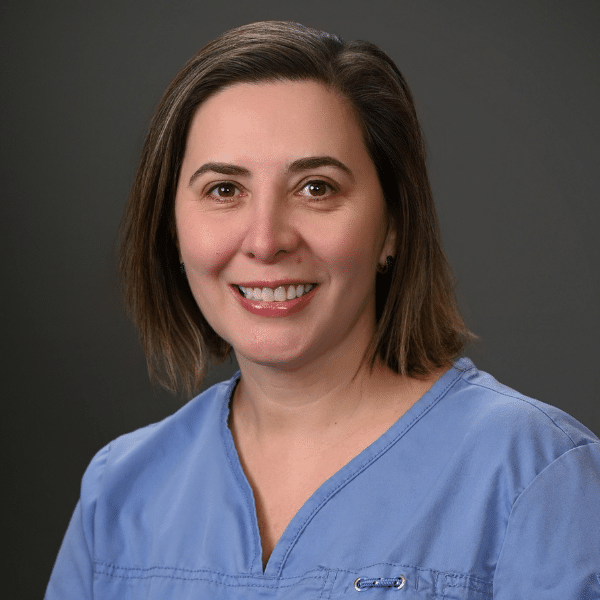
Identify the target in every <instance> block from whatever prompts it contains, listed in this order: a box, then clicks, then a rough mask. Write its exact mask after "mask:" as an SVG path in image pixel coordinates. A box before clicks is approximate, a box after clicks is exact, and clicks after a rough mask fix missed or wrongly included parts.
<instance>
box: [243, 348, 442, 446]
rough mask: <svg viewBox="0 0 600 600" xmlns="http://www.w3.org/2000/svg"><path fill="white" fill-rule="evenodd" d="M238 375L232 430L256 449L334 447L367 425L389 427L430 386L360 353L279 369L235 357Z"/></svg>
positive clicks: (430, 383) (428, 379)
mask: <svg viewBox="0 0 600 600" xmlns="http://www.w3.org/2000/svg"><path fill="white" fill-rule="evenodd" d="M238 362H239V363H240V369H241V372H242V376H241V379H240V383H239V384H238V387H237V389H236V393H235V396H234V400H233V407H232V428H233V429H235V430H236V431H237V433H238V434H239V433H241V432H242V431H243V432H244V433H245V435H246V436H250V437H251V438H253V439H254V440H255V441H256V442H257V443H258V444H261V445H262V444H267V443H268V444H270V443H277V441H281V440H285V441H286V442H287V443H286V446H287V447H289V448H292V447H293V448H295V451H298V450H299V449H305V450H306V451H308V452H310V451H311V450H313V449H314V450H318V449H320V448H321V449H322V447H323V445H324V444H326V445H331V444H335V443H336V440H340V439H343V438H345V437H346V436H348V435H350V434H352V433H353V431H354V430H355V429H357V428H358V427H361V426H363V425H362V424H364V423H365V422H369V421H370V420H378V419H379V420H384V421H387V422H388V423H389V424H391V422H393V421H394V420H396V419H397V418H399V417H400V415H401V414H402V413H403V412H405V411H406V410H407V409H408V408H410V406H411V405H412V404H413V403H414V402H415V401H416V400H418V398H419V397H420V396H421V395H422V394H423V393H424V392H425V391H426V390H427V389H429V387H430V386H431V385H432V383H433V381H435V378H437V377H438V376H439V374H437V375H436V376H435V378H434V379H431V378H427V381H426V382H423V381H420V380H415V379H411V378H408V377H402V376H400V375H397V374H395V373H393V372H392V371H390V370H389V369H388V368H387V367H386V366H384V365H382V364H380V363H376V364H375V367H374V368H373V369H372V370H371V369H370V367H369V365H368V364H365V361H363V360H362V354H360V355H354V357H353V361H350V362H349V360H348V356H347V355H346V356H344V357H339V358H338V357H335V356H329V357H328V358H327V359H325V358H323V357H320V358H319V360H315V361H313V362H312V363H311V364H310V365H307V366H306V367H304V368H297V369H290V370H282V369H277V368H273V367H266V366H264V365H257V364H255V363H251V362H247V361H245V360H244V359H243V357H239V358H238Z"/></svg>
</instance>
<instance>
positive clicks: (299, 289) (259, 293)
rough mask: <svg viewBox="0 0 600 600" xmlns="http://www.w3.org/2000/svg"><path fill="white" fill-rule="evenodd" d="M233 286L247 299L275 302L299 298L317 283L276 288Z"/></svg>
mask: <svg viewBox="0 0 600 600" xmlns="http://www.w3.org/2000/svg"><path fill="white" fill-rule="evenodd" d="M233 287H234V288H235V289H237V291H238V292H239V294H240V295H241V296H243V297H244V298H246V299H247V300H255V301H259V302H273V303H277V302H286V301H288V300H294V299H295V298H301V297H302V296H304V295H305V294H308V293H309V292H310V291H312V290H313V289H314V288H315V287H317V284H316V283H299V284H294V285H291V284H290V285H280V286H278V287H276V288H269V287H263V288H260V287H246V286H242V285H234V286H233Z"/></svg>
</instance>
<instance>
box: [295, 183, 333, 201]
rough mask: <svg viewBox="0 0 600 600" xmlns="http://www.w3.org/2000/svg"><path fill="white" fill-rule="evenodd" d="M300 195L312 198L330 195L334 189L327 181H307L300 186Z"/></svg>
mask: <svg viewBox="0 0 600 600" xmlns="http://www.w3.org/2000/svg"><path fill="white" fill-rule="evenodd" d="M300 192H301V195H303V196H310V197H312V198H323V197H324V196H331V195H332V194H333V193H335V192H336V190H335V189H334V188H333V186H332V185H330V184H329V183H325V182H324V181H321V180H315V181H309V182H308V183H305V184H304V185H303V186H302V189H301V190H300Z"/></svg>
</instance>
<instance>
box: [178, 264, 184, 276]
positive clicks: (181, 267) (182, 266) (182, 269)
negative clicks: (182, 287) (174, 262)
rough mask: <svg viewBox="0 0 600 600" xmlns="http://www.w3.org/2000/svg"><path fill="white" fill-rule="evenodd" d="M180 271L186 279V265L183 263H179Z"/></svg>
mask: <svg viewBox="0 0 600 600" xmlns="http://www.w3.org/2000/svg"><path fill="white" fill-rule="evenodd" d="M179 271H180V272H181V274H182V275H183V276H184V277H185V265H184V264H183V263H182V262H181V263H179Z"/></svg>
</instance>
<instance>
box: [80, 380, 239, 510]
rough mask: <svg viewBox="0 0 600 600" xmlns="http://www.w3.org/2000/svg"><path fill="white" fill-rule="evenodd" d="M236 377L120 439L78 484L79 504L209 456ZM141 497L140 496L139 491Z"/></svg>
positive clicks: (150, 480)
mask: <svg viewBox="0 0 600 600" xmlns="http://www.w3.org/2000/svg"><path fill="white" fill-rule="evenodd" d="M237 378H238V374H236V375H235V376H234V377H232V378H231V379H230V380H228V381H223V382H221V383H218V384H216V385H213V386H212V387H210V388H209V389H207V390H206V391H204V392H202V393H201V394H199V395H198V396H196V397H195V398H193V399H192V400H190V401H189V402H187V403H186V404H185V405H184V406H183V407H182V408H180V409H179V410H178V411H177V412H175V413H173V414H172V415H170V416H168V417H167V418H165V419H163V420H162V421H160V422H158V423H153V424H151V425H147V426H146V427H142V428H141V429H138V430H136V431H133V432H130V433H127V434H125V435H122V436H120V437H118V438H116V439H115V440H113V441H112V442H110V443H109V444H108V445H107V446H105V447H104V448H102V449H101V450H100V451H99V452H98V453H97V454H96V455H95V456H94V458H93V459H92V461H91V462H90V464H89V466H88V468H87V469H86V472H85V474H84V477H83V481H82V489H81V500H82V503H84V504H85V503H86V501H87V502H88V503H89V502H94V501H95V499H96V497H97V496H98V494H99V493H100V489H101V488H102V489H103V490H105V491H108V490H109V489H112V490H120V489H123V488H127V489H133V488H136V489H138V490H144V489H146V488H148V487H149V486H154V485H155V483H156V482H158V481H160V479H161V477H163V476H167V475H169V474H170V475H171V476H173V474H174V473H176V472H177V471H181V470H182V469H185V465H186V461H189V460H194V457H198V456H201V455H202V454H203V452H206V449H207V448H208V449H209V450H210V452H214V450H215V447H216V444H217V443H218V442H219V440H220V436H221V432H222V429H221V423H222V421H223V419H224V418H226V415H224V412H226V411H227V410H228V399H229V397H230V394H231V390H232V389H233V387H234V386H235V384H236V382H237ZM142 493H143V492H142Z"/></svg>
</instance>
